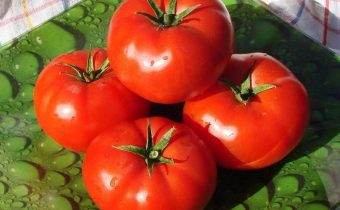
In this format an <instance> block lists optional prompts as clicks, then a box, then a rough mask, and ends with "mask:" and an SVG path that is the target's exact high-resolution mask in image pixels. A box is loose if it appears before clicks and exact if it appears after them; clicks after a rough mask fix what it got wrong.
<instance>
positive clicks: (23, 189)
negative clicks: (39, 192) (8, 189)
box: [12, 184, 32, 197]
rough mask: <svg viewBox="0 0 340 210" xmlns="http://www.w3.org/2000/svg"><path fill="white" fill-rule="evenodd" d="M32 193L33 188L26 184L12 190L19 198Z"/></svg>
mask: <svg viewBox="0 0 340 210" xmlns="http://www.w3.org/2000/svg"><path fill="white" fill-rule="evenodd" d="M31 191H32V190H31V187H29V186H28V185H25V184H22V185H17V186H14V187H13V188H12V193H13V194H14V195H15V196H18V197H23V196H27V195H29V194H30V193H31Z"/></svg>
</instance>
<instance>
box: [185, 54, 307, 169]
mask: <svg viewBox="0 0 340 210" xmlns="http://www.w3.org/2000/svg"><path fill="white" fill-rule="evenodd" d="M228 68H230V69H227V70H226V72H225V74H224V75H223V77H222V78H221V81H219V82H217V83H216V84H215V85H214V86H212V87H211V88H209V89H208V90H207V91H206V92H205V93H204V94H203V95H201V96H198V97H196V98H194V99H192V100H189V101H187V102H186V103H185V105H184V110H183V120H184V123H186V124H188V125H189V126H190V127H191V128H193V130H194V131H196V133H197V134H198V135H199V136H200V137H201V138H202V139H204V140H206V142H207V144H208V146H209V147H210V149H211V151H212V153H213V154H214V156H215V159H216V161H217V163H218V164H219V165H220V166H222V167H225V168H230V169H259V168H264V167H267V166H270V165H272V164H274V163H276V162H278V161H280V160H281V159H283V158H284V157H285V156H286V155H287V154H288V153H289V152H291V151H292V150H293V149H294V148H295V147H296V146H297V145H298V143H299V142H300V140H301V139H302V137H303V135H304V132H305V130H306V128H307V126H308V122H309V112H310V111H309V99H308V95H307V92H306V89H305V88H304V86H303V84H302V83H301V82H300V81H299V80H298V79H297V78H296V77H295V76H294V75H293V73H292V72H291V71H290V70H289V69H288V68H287V67H285V66H284V65H283V64H282V63H280V62H279V61H278V60H276V59H275V58H273V57H271V56H269V55H267V54H263V53H251V54H235V55H233V56H232V58H231V62H230V64H229V65H228Z"/></svg>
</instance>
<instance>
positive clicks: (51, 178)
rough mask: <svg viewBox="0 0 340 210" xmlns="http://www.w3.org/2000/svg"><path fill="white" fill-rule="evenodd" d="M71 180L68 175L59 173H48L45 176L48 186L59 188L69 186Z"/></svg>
mask: <svg viewBox="0 0 340 210" xmlns="http://www.w3.org/2000/svg"><path fill="white" fill-rule="evenodd" d="M69 179H70V178H69V177H68V176H67V175H66V174H62V173H60V172H58V171H48V172H47V173H46V175H45V180H46V184H47V185H49V186H53V187H59V186H63V185H65V184H67V181H68V180H69Z"/></svg>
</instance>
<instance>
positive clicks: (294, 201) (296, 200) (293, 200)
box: [292, 196, 303, 204]
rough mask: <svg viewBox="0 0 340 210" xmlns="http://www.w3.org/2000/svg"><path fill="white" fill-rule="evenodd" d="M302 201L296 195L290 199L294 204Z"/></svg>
mask: <svg viewBox="0 0 340 210" xmlns="http://www.w3.org/2000/svg"><path fill="white" fill-rule="evenodd" d="M302 202H303V199H302V198H301V197H299V196H296V197H294V198H293V199H292V203H294V204H300V203H302Z"/></svg>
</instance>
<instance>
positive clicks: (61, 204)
mask: <svg viewBox="0 0 340 210" xmlns="http://www.w3.org/2000/svg"><path fill="white" fill-rule="evenodd" d="M48 209H51V210H52V209H55V210H61V209H62V210H73V207H72V203H71V202H70V200H69V199H67V198H66V197H63V196H50V198H49V199H48Z"/></svg>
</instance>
